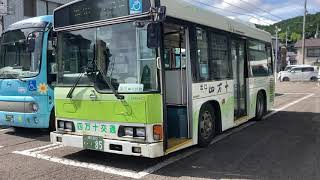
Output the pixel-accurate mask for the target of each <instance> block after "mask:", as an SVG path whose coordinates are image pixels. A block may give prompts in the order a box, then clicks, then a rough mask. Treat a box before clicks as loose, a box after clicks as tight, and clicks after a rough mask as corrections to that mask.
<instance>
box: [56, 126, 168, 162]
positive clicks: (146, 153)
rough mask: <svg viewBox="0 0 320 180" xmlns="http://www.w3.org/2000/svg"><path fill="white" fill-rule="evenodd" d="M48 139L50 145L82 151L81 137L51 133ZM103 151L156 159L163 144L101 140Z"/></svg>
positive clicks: (160, 152) (159, 155) (162, 153)
mask: <svg viewBox="0 0 320 180" xmlns="http://www.w3.org/2000/svg"><path fill="white" fill-rule="evenodd" d="M50 138H51V142H52V143H57V144H62V145H63V146H69V147H76V148H82V149H83V136H78V135H71V134H63V133H59V132H51V133H50ZM103 141H104V151H103V152H107V153H114V154H122V155H130V156H142V157H147V158H157V157H161V156H163V155H164V151H163V142H159V143H150V144H142V143H134V142H129V141H120V140H110V139H103ZM112 147H121V148H118V150H112ZM134 148H140V149H141V152H140V153H135V152H133V149H134Z"/></svg>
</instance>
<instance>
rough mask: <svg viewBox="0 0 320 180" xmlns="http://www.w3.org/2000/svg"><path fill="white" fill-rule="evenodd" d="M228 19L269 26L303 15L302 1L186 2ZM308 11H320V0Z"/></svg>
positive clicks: (314, 2)
mask: <svg viewBox="0 0 320 180" xmlns="http://www.w3.org/2000/svg"><path fill="white" fill-rule="evenodd" d="M185 1H188V2H192V3H193V4H197V5H199V6H202V7H204V8H206V9H210V10H212V11H214V12H216V13H218V14H222V15H224V16H227V17H234V18H236V19H241V20H242V21H247V22H251V23H255V24H262V25H268V24H273V23H276V22H278V21H281V20H284V19H288V18H292V17H296V16H301V15H303V8H304V7H303V2H302V1H300V0H281V1H279V0H185ZM199 2H200V3H199ZM308 11H309V12H311V13H315V12H319V11H320V0H308Z"/></svg>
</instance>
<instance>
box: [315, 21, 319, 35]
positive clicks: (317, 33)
mask: <svg viewBox="0 0 320 180" xmlns="http://www.w3.org/2000/svg"><path fill="white" fill-rule="evenodd" d="M315 38H320V37H319V24H317V31H316V35H315Z"/></svg>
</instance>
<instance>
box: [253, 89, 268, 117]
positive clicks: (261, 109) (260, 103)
mask: <svg viewBox="0 0 320 180" xmlns="http://www.w3.org/2000/svg"><path fill="white" fill-rule="evenodd" d="M265 102H266V100H265V96H264V95H263V93H262V92H261V91H260V92H259V93H258V95H257V102H256V117H255V120H256V121H261V120H262V119H263V116H264V115H265V112H266V109H267V108H266V103H265Z"/></svg>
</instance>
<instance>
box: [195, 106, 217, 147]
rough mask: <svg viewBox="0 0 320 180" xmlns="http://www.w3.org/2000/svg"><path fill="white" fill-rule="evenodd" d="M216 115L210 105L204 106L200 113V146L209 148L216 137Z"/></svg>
mask: <svg viewBox="0 0 320 180" xmlns="http://www.w3.org/2000/svg"><path fill="white" fill-rule="evenodd" d="M216 118H217V116H216V113H215V110H214V108H213V107H212V106H211V105H210V104H208V103H207V104H204V105H203V106H202V107H201V110H200V113H199V125H198V145H199V146H200V147H207V146H208V145H209V144H210V143H211V141H212V139H213V138H214V137H215V135H216Z"/></svg>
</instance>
